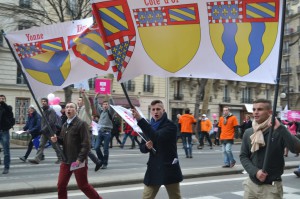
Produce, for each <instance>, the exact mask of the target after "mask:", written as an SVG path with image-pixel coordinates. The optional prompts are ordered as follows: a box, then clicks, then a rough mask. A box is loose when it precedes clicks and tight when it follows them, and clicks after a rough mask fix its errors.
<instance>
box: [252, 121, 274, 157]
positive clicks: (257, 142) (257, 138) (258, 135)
mask: <svg viewBox="0 0 300 199" xmlns="http://www.w3.org/2000/svg"><path fill="white" fill-rule="evenodd" d="M271 119H272V116H270V117H269V118H268V119H267V120H266V121H264V122H263V123H261V124H258V123H257V122H256V121H255V120H254V121H253V122H252V127H253V134H252V135H251V136H250V140H251V144H252V147H251V152H252V153H253V152H255V151H257V150H259V147H264V146H265V145H266V143H265V139H264V136H263V132H265V131H266V130H267V129H268V128H269V127H270V126H269V124H270V122H271Z"/></svg>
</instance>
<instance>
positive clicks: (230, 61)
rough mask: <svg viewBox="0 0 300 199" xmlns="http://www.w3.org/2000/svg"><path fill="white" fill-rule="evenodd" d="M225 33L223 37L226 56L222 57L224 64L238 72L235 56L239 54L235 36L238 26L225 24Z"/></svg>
mask: <svg viewBox="0 0 300 199" xmlns="http://www.w3.org/2000/svg"><path fill="white" fill-rule="evenodd" d="M223 26H224V33H223V35H222V41H223V44H224V47H225V49H224V54H223V57H222V60H223V62H224V63H225V64H226V65H227V66H228V67H229V68H230V69H231V70H232V71H234V72H236V71H237V66H236V63H235V55H236V52H237V45H236V43H235V35H236V32H237V25H236V24H235V23H226V24H223Z"/></svg>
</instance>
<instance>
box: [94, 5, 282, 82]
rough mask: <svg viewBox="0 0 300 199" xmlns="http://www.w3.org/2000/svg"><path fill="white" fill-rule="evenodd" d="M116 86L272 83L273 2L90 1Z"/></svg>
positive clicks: (276, 30) (277, 20) (276, 25)
mask: <svg viewBox="0 0 300 199" xmlns="http://www.w3.org/2000/svg"><path fill="white" fill-rule="evenodd" d="M91 2H92V6H93V12H94V16H95V19H96V21H97V23H98V25H99V29H100V32H101V34H102V35H103V39H104V43H105V48H106V49H107V50H108V52H109V54H108V56H109V60H110V63H111V65H112V67H114V71H115V72H116V74H117V76H118V80H120V81H121V82H124V81H127V80H130V79H132V78H134V77H136V76H138V75H142V74H148V75H155V76H164V77H170V76H172V77H195V78H210V79H226V80H234V81H248V82H260V83H270V84H275V83H276V79H277V78H276V75H277V70H278V67H277V65H278V64H277V63H278V57H279V45H280V35H281V32H280V30H281V28H280V27H281V23H282V22H281V17H280V16H281V15H282V9H281V8H282V2H283V1H279V0H233V1H231V0H230V1H226V0H225V1H224V0H205V1H196V0H184V1H143V0H135V1H129V0H108V1H103V0H92V1H91Z"/></svg>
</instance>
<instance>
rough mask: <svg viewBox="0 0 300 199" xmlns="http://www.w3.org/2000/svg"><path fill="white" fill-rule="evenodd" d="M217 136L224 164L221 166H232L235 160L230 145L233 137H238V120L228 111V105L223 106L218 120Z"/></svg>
mask: <svg viewBox="0 0 300 199" xmlns="http://www.w3.org/2000/svg"><path fill="white" fill-rule="evenodd" d="M218 126H219V130H218V136H217V137H219V138H220V141H221V145H222V151H223V156H224V157H223V158H224V165H223V166H222V167H223V168H229V167H230V168H232V167H234V165H235V163H236V161H235V159H234V157H233V154H232V145H233V142H234V138H235V137H236V138H237V137H238V132H239V130H238V127H239V125H238V121H237V118H236V117H235V116H234V115H233V114H232V113H231V112H230V111H229V107H228V106H224V107H223V116H222V117H220V120H219V124H218Z"/></svg>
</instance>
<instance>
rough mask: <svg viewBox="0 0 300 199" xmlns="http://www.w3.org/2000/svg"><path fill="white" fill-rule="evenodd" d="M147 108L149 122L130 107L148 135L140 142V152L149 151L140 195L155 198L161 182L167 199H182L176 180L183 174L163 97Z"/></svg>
mask: <svg viewBox="0 0 300 199" xmlns="http://www.w3.org/2000/svg"><path fill="white" fill-rule="evenodd" d="M150 112H151V116H152V118H151V121H150V124H149V123H148V122H147V121H146V120H145V119H144V118H142V117H141V115H140V114H139V113H138V111H137V110H135V109H133V110H132V114H133V117H134V118H136V120H137V121H138V125H139V127H140V128H141V129H142V131H143V133H144V134H145V135H146V136H147V137H148V138H149V141H147V142H145V141H144V140H143V141H142V143H141V146H140V151H141V152H142V153H149V160H148V162H147V171H146V173H145V177H144V184H145V186H144V192H143V197H142V198H143V199H154V198H155V196H156V195H157V193H158V191H159V188H160V187H161V185H164V186H165V188H166V190H167V192H168V195H169V198H170V199H181V194H180V186H179V182H181V181H182V179H183V177H182V173H181V169H180V165H179V160H178V154H177V144H176V141H177V140H176V125H175V124H174V123H173V122H172V121H171V120H169V119H168V118H167V114H166V113H165V109H164V105H163V103H162V101H160V100H154V101H152V102H151V108H150ZM153 149H155V150H156V153H154V152H153Z"/></svg>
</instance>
